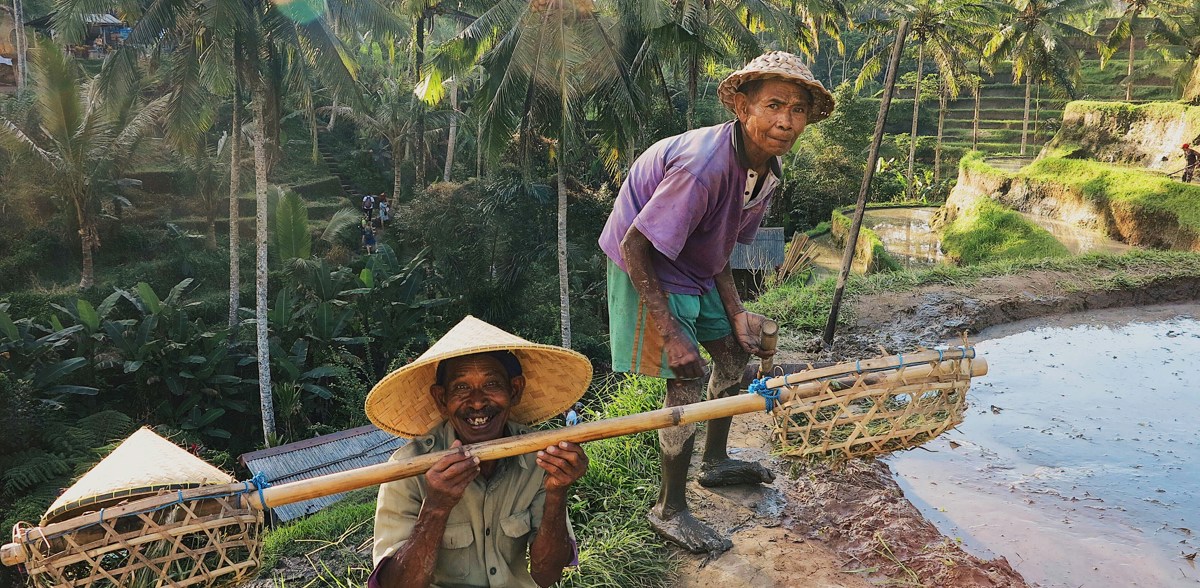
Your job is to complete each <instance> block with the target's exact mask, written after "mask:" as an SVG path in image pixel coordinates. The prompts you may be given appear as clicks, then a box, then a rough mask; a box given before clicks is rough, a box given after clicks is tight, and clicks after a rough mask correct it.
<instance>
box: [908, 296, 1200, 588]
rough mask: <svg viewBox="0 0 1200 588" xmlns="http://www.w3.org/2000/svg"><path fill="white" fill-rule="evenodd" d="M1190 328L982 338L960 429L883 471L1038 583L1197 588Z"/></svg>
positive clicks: (1177, 318) (1195, 366)
mask: <svg viewBox="0 0 1200 588" xmlns="http://www.w3.org/2000/svg"><path fill="white" fill-rule="evenodd" d="M1196 316H1200V306H1198V305H1194V304H1193V305H1183V306H1174V307H1159V308H1155V309H1122V310H1115V311H1100V312H1093V313H1086V314H1081V315H1073V316H1069V317H1060V318H1058V319H1056V324H1054V325H1052V326H1046V324H1045V323H1046V322H1047V321H1045V320H1042V321H1036V322H1025V323H1018V324H1014V325H1007V326H1005V327H1002V328H999V329H997V330H991V331H988V332H985V333H984V336H991V337H994V338H992V339H990V340H985V341H982V342H980V343H979V344H978V350H979V352H980V353H981V354H983V355H984V356H985V357H987V359H988V363H989V366H990V368H991V369H990V372H989V374H988V375H987V376H986V377H984V378H980V379H979V380H978V381H976V382H975V383H974V384H973V386H972V389H971V394H970V396H969V401H970V403H971V407H970V409H969V410H968V414H967V418H966V421H965V422H964V423H963V424H962V425H960V426H959V427H958V428H957V429H956V430H955V431H952V432H950V433H948V434H947V435H944V436H942V437H941V438H940V439H938V440H936V441H934V442H933V443H930V444H929V445H927V446H926V447H927V448H929V449H931V450H933V451H932V452H925V451H913V452H908V453H904V454H899V455H896V456H894V457H893V458H891V459H890V460H889V461H890V464H891V466H892V468H893V470H894V471H895V472H896V474H897V476H898V479H899V481H900V483H901V485H902V486H903V487H904V488H905V493H906V495H908V496H909V497H910V499H911V500H913V502H914V504H917V505H918V507H919V508H921V509H922V511H923V512H924V513H925V514H926V516H928V517H929V518H930V519H931V520H933V521H934V522H935V524H937V525H938V526H939V528H940V529H941V530H942V531H943V532H944V533H946V534H947V535H948V536H950V537H957V538H959V539H961V540H962V541H963V542H964V544H965V545H966V547H967V548H968V549H969V550H971V551H974V552H976V553H977V554H979V555H982V556H985V557H993V556H996V555H1003V556H1005V557H1006V558H1008V561H1009V562H1010V563H1011V564H1012V565H1013V567H1014V568H1015V569H1016V570H1017V571H1019V572H1021V573H1022V574H1023V575H1024V576H1025V578H1026V580H1028V581H1029V582H1030V583H1031V584H1034V583H1036V585H1038V586H1043V587H1058V586H1072V587H1074V586H1080V585H1083V586H1168V587H1170V586H1196V585H1200V572H1198V571H1197V570H1196V569H1195V567H1194V566H1193V565H1192V561H1191V560H1188V559H1187V558H1186V557H1185V556H1186V555H1187V554H1193V553H1196V551H1197V549H1198V548H1200V541H1197V539H1196V537H1195V535H1194V533H1200V528H1198V527H1200V441H1197V439H1196V435H1195V433H1196V418H1197V417H1196V415H1198V414H1200V392H1198V391H1197V387H1196V385H1195V382H1197V381H1200V363H1197V362H1195V361H1193V360H1192V359H1193V358H1195V357H1197V356H1198V355H1200V321H1198V320H1196V318H1194V317H1196ZM1131 321H1141V322H1131ZM1081 343H1085V344H1081Z"/></svg>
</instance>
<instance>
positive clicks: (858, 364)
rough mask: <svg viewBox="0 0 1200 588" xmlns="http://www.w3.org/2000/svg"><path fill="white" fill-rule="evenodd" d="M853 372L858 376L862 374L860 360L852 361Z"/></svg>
mask: <svg viewBox="0 0 1200 588" xmlns="http://www.w3.org/2000/svg"><path fill="white" fill-rule="evenodd" d="M854 370H855V371H857V372H858V373H860V374H861V373H862V360H859V359H856V360H854Z"/></svg>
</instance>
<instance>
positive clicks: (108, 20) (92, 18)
mask: <svg viewBox="0 0 1200 588" xmlns="http://www.w3.org/2000/svg"><path fill="white" fill-rule="evenodd" d="M83 22H86V23H88V24H94V25H119V24H122V23H121V19H119V18H117V17H115V16H113V15H111V14H85V15H83Z"/></svg>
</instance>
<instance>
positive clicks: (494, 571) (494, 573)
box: [488, 568, 496, 576]
mask: <svg viewBox="0 0 1200 588" xmlns="http://www.w3.org/2000/svg"><path fill="white" fill-rule="evenodd" d="M488 573H489V574H491V575H493V576H495V575H496V568H492V569H490V570H488Z"/></svg>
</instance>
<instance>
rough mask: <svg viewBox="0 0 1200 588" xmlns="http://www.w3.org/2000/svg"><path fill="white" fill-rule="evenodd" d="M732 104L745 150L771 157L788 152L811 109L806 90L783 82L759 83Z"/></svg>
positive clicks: (735, 96) (735, 97) (736, 97)
mask: <svg viewBox="0 0 1200 588" xmlns="http://www.w3.org/2000/svg"><path fill="white" fill-rule="evenodd" d="M733 100H734V111H735V112H736V113H737V117H738V120H740V121H741V122H742V130H743V132H744V133H745V139H746V143H747V145H746V147H747V149H748V150H749V151H751V152H752V153H753V152H755V151H757V152H765V153H766V154H769V155H774V156H781V155H783V154H785V153H787V152H788V151H791V149H792V145H794V144H795V143H796V138H797V137H799V136H800V133H801V132H803V131H804V127H805V125H807V124H808V113H809V109H811V108H812V103H811V100H810V98H809V94H808V91H807V90H805V89H804V88H802V87H800V86H799V85H798V84H795V83H792V82H786V81H783V80H773V79H768V80H763V81H762V82H760V83H759V85H758V88H757V89H751V90H749V92H748V93H742V92H738V93H737V94H735V95H734V98H733Z"/></svg>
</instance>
